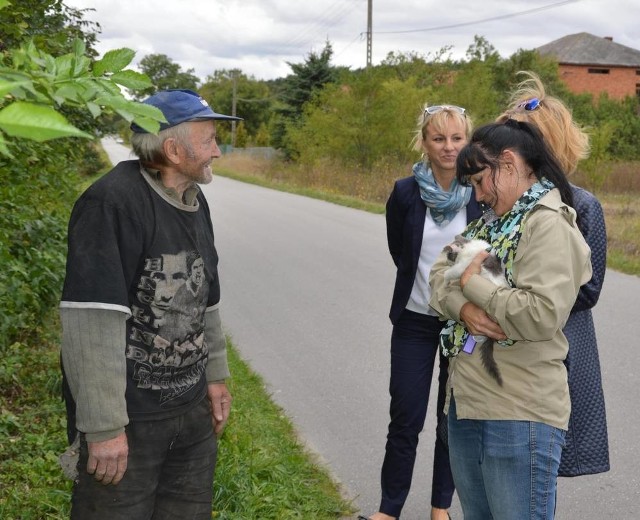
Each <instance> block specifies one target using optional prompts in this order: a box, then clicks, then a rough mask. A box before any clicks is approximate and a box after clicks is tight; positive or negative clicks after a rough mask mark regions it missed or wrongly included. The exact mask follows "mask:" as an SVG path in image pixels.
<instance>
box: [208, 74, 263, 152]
mask: <svg viewBox="0 0 640 520" xmlns="http://www.w3.org/2000/svg"><path fill="white" fill-rule="evenodd" d="M199 92H200V94H201V95H202V97H204V98H205V99H206V100H207V101H208V102H209V104H210V105H211V106H213V107H215V110H216V111H217V112H222V113H224V114H231V113H232V112H234V108H235V114H236V115H237V116H238V117H242V118H243V119H244V121H243V125H244V129H245V130H246V132H247V133H248V137H247V139H248V141H249V142H251V141H252V139H253V138H254V137H255V135H256V134H257V133H258V129H259V128H260V127H261V126H263V125H266V124H267V123H268V122H269V119H270V118H271V115H272V113H273V103H274V102H275V95H274V93H273V91H272V88H271V87H270V84H269V83H268V82H266V81H262V80H257V79H255V78H254V77H253V76H247V75H246V74H244V73H243V72H242V71H241V70H238V69H231V70H228V69H222V70H217V71H215V72H214V73H213V74H212V75H210V76H207V79H206V81H205V83H204V84H203V85H202V86H201V87H200V89H199ZM234 105H235V107H234ZM224 128H225V127H221V129H224ZM224 134H225V131H224V130H223V132H222V135H223V136H224ZM225 137H226V136H225ZM236 145H237V143H236Z"/></svg>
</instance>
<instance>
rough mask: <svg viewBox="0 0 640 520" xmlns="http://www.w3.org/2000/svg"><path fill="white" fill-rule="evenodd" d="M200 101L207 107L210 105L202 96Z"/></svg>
mask: <svg viewBox="0 0 640 520" xmlns="http://www.w3.org/2000/svg"><path fill="white" fill-rule="evenodd" d="M200 103H202V104H203V105H204V106H205V107H208V106H209V103H207V101H206V100H205V99H204V98H200Z"/></svg>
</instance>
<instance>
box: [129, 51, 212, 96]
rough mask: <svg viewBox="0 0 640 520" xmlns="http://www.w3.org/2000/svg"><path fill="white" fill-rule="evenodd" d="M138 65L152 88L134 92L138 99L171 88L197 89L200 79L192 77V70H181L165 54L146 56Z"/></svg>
mask: <svg viewBox="0 0 640 520" xmlns="http://www.w3.org/2000/svg"><path fill="white" fill-rule="evenodd" d="M139 65H140V70H141V71H142V73H143V74H146V75H147V76H148V77H149V79H150V80H151V83H153V86H152V87H149V88H145V89H142V90H136V91H134V95H135V96H136V97H137V98H138V99H141V98H145V97H147V96H149V95H151V94H154V93H156V92H158V91H159V90H167V89H172V88H182V89H190V90H196V89H197V88H198V83H199V82H200V79H199V78H198V77H197V76H196V75H194V69H187V70H186V71H184V70H182V67H181V66H180V65H179V64H178V63H175V62H174V61H173V60H172V59H171V58H169V56H167V55H166V54H147V55H146V56H145V57H144V58H142V59H141V60H140V64H139Z"/></svg>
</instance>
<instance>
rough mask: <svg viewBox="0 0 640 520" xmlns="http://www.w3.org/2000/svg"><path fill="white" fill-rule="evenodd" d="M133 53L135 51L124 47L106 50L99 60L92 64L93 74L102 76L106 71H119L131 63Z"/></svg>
mask: <svg viewBox="0 0 640 520" xmlns="http://www.w3.org/2000/svg"><path fill="white" fill-rule="evenodd" d="M135 55H136V53H135V51H133V50H131V49H126V48H125V49H114V50H111V51H108V52H107V53H105V55H104V56H103V57H102V59H101V60H98V61H96V62H95V63H94V64H93V75H94V76H102V75H104V74H105V73H106V72H120V71H121V70H122V69H124V68H125V67H126V66H127V65H129V63H131V60H133V57H134V56H135Z"/></svg>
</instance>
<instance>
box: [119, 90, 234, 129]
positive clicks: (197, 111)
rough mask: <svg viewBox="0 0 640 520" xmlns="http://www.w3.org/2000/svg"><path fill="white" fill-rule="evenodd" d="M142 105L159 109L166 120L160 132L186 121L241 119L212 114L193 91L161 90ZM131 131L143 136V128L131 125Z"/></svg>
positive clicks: (205, 103)
mask: <svg viewBox="0 0 640 520" xmlns="http://www.w3.org/2000/svg"><path fill="white" fill-rule="evenodd" d="M143 103H145V104H147V105H153V106H154V107H156V108H159V109H160V111H161V112H162V113H163V114H164V117H165V118H166V120H167V122H166V123H160V130H166V129H167V128H171V127H172V126H176V125H179V124H180V123H185V122H187V121H202V120H206V119H216V120H218V119H220V120H228V121H241V120H242V118H241V117H235V116H226V115H224V114H218V113H216V112H214V111H213V110H212V109H211V107H210V106H209V103H207V102H206V100H205V99H203V98H202V97H201V96H200V95H199V94H198V93H197V92H194V91H193V90H186V89H184V90H182V89H171V90H161V91H160V92H156V93H155V94H154V95H153V96H150V97H149V98H147V99H145V100H144V101H143ZM131 130H133V131H134V132H135V133H137V134H145V133H147V131H146V130H145V129H144V128H141V127H140V126H138V125H136V124H135V123H132V124H131Z"/></svg>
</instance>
